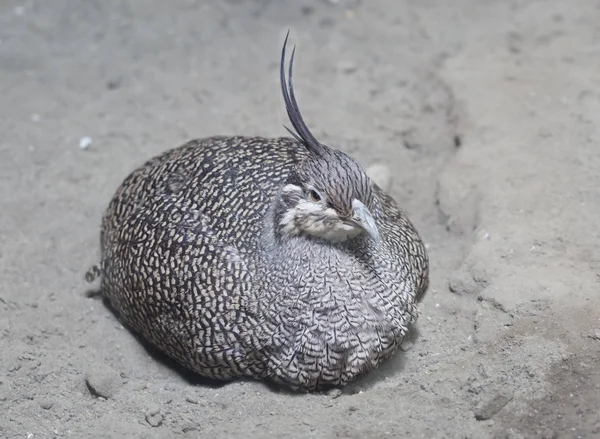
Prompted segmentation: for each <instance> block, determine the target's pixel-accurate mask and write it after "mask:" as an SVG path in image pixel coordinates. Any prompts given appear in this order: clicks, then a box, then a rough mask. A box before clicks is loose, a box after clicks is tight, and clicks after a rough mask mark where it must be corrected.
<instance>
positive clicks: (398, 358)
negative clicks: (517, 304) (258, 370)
mask: <svg viewBox="0 0 600 439" xmlns="http://www.w3.org/2000/svg"><path fill="white" fill-rule="evenodd" d="M85 296H86V297H88V298H91V299H94V300H100V301H102V303H103V305H104V306H105V308H106V309H107V310H108V311H109V312H111V313H112V314H113V316H115V318H116V319H117V320H118V321H120V319H119V313H118V312H117V311H116V310H115V309H114V308H113V307H112V306H111V305H110V302H109V301H108V299H106V297H104V296H103V295H102V291H101V290H100V289H99V288H97V289H89V290H87V291H86V292H85ZM123 327H124V328H125V329H126V330H127V331H128V332H129V334H131V335H132V336H133V338H135V340H137V341H138V342H139V343H140V345H141V346H142V347H143V348H144V350H145V351H146V353H147V354H148V355H149V356H150V357H151V358H152V359H153V360H154V361H156V362H158V363H159V364H161V365H162V366H164V367H166V368H168V369H170V370H172V371H173V372H175V373H176V374H177V375H178V376H179V377H180V378H181V379H183V380H184V381H185V382H186V383H188V384H190V385H193V386H202V387H207V388H211V389H219V388H222V387H224V386H227V385H229V384H233V383H236V382H237V383H240V382H257V380H253V379H250V378H238V379H233V380H229V381H223V380H217V379H212V378H207V377H204V376H202V375H199V374H198V373H196V372H194V371H192V370H190V369H188V368H186V367H184V366H182V365H181V364H179V363H178V362H177V361H175V360H174V359H172V358H171V357H169V356H168V355H166V354H164V353H163V352H161V351H159V350H158V349H157V348H155V347H154V346H152V345H151V344H150V343H149V342H147V341H146V340H145V339H143V338H142V337H141V336H140V335H138V334H137V333H135V332H134V331H133V330H131V329H130V328H129V327H128V326H126V325H123ZM419 337H420V333H419V330H418V328H416V327H413V328H412V329H411V330H410V331H409V332H408V333H407V335H406V337H405V340H406V341H410V342H412V343H415V342H416V340H417V339H418V338H419ZM406 357H407V356H406V352H403V351H401V350H400V349H398V351H397V352H396V353H395V354H394V355H392V357H391V358H388V359H387V360H386V361H384V362H383V363H382V364H381V365H380V366H379V367H378V368H377V369H374V370H371V371H369V372H367V373H365V374H363V375H361V376H359V377H358V378H357V379H356V380H355V381H353V382H351V383H348V384H347V385H346V386H344V387H343V388H341V389H340V390H341V391H342V394H343V395H353V394H356V393H360V392H364V391H369V390H371V389H373V388H374V387H376V386H377V385H378V384H379V383H381V382H382V381H384V380H385V379H386V378H387V377H388V376H392V375H398V374H400V373H401V372H402V371H403V370H404V368H405V367H406V361H407V358H406ZM260 384H262V385H263V386H264V387H266V388H267V389H269V390H270V391H272V392H274V393H279V394H285V395H288V396H300V395H304V394H307V393H316V394H326V393H328V392H329V391H331V390H334V389H337V388H338V387H337V386H330V387H324V388H320V389H319V390H318V391H316V392H308V391H303V390H292V389H289V388H288V387H285V386H283V385H281V384H278V383H276V382H273V381H271V380H265V381H260Z"/></svg>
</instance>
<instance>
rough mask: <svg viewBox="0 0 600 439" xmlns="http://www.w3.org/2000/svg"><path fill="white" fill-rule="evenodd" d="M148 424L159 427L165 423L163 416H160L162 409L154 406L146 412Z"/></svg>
mask: <svg viewBox="0 0 600 439" xmlns="http://www.w3.org/2000/svg"><path fill="white" fill-rule="evenodd" d="M145 417H146V422H147V423H148V424H150V425H151V426H152V427H159V426H160V425H161V424H162V423H163V416H162V415H161V414H160V407H159V406H158V405H153V406H150V407H149V408H148V410H146V413H145Z"/></svg>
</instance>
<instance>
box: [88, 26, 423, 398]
mask: <svg viewBox="0 0 600 439" xmlns="http://www.w3.org/2000/svg"><path fill="white" fill-rule="evenodd" d="M289 34H290V32H289V30H288V32H287V34H286V36H285V41H284V42H283V47H282V49H281V60H280V69H279V79H280V83H281V92H282V95H283V101H284V104H285V109H286V111H287V115H288V119H289V122H290V123H291V125H292V128H293V129H292V128H289V127H287V126H285V128H286V130H287V131H288V132H289V133H290V135H291V137H289V136H287V137H273V138H267V137H258V136H247V135H246V136H244V135H233V136H225V135H221V136H211V137H205V138H199V139H195V140H190V141H187V142H186V143H185V144H182V145H180V146H178V147H175V148H173V149H170V150H167V151H166V152H163V153H161V154H158V155H157V156H155V157H154V158H151V159H149V160H147V161H146V162H145V163H144V164H143V165H141V166H140V167H138V168H137V169H135V170H134V171H133V172H131V174H129V175H128V176H127V177H126V178H125V180H124V181H123V182H122V184H121V185H120V186H119V187H118V189H117V190H116V192H115V193H114V196H113V198H112V199H111V200H110V202H109V204H108V207H107V208H106V210H105V212H104V215H103V217H102V222H101V230H100V248H101V250H100V251H101V258H100V262H99V264H98V265H96V266H94V267H92V268H91V269H90V270H89V271H88V272H87V274H86V279H87V280H88V282H93V281H94V280H95V279H96V278H97V277H101V285H100V291H101V294H102V296H103V297H104V298H105V300H106V301H107V302H108V305H109V307H110V308H112V310H113V311H114V313H115V314H116V316H117V317H118V319H120V320H121V322H122V323H123V325H124V326H126V327H127V328H129V329H130V330H131V331H132V332H133V333H135V334H137V335H138V336H140V337H141V339H142V341H144V342H146V343H148V344H149V345H150V346H152V347H154V348H155V349H156V350H158V351H159V352H161V353H163V354H164V355H166V356H167V357H170V358H171V359H173V360H175V362H176V363H179V364H180V365H181V366H183V368H185V369H189V370H190V371H192V372H193V373H195V374H198V375H200V376H202V377H205V378H209V379H213V380H219V381H223V382H228V381H233V380H235V379H244V378H245V379H253V380H259V381H265V382H269V383H272V384H275V385H279V386H283V387H284V388H288V389H290V390H295V391H306V392H311V391H319V390H324V389H332V388H342V387H344V386H345V385H347V384H348V383H350V382H352V381H354V380H355V379H357V378H358V377H360V376H362V375H365V374H368V373H369V372H370V371H373V370H375V369H376V368H378V367H379V365H380V364H381V363H383V362H384V361H385V360H386V359H388V358H389V357H391V356H392V355H393V354H394V353H395V352H396V351H397V350H398V347H399V345H400V344H401V343H402V341H403V339H404V338H405V336H406V334H407V333H408V331H409V330H410V328H411V327H412V326H413V325H414V324H415V322H416V321H417V319H418V317H419V309H418V307H419V304H420V302H421V300H422V298H423V296H424V295H425V292H426V290H427V288H428V284H429V258H428V254H427V250H426V247H425V245H424V243H423V240H422V239H421V237H420V235H419V233H418V232H417V230H416V229H415V227H414V225H413V224H412V222H411V221H410V219H409V218H408V217H407V215H406V214H405V213H404V212H403V211H402V210H401V209H400V208H399V207H398V205H397V203H396V202H395V200H394V199H393V198H392V197H391V196H390V195H388V194H387V193H386V192H385V191H384V190H383V189H381V188H380V187H379V186H378V185H377V184H376V183H375V181H373V180H372V179H371V178H370V177H369V176H368V174H367V171H366V170H365V168H364V167H363V166H362V165H361V164H359V162H358V161H357V160H356V159H354V158H353V157H351V156H350V155H348V154H347V153H345V152H343V151H341V150H339V149H336V148H334V147H330V146H327V145H325V144H324V143H322V142H319V141H318V140H317V139H316V137H315V136H314V135H313V134H312V133H311V131H310V130H309V128H308V126H307V125H306V123H305V121H304V119H303V117H302V115H301V112H300V109H299V106H298V102H297V99H296V96H295V93H294V87H293V81H292V78H293V76H292V73H293V64H294V56H295V51H296V46H295V45H294V47H293V49H292V51H291V56H290V59H289V67H288V69H287V70H288V72H287V76H286V68H285V66H286V59H287V56H286V47H287V44H288V38H289Z"/></svg>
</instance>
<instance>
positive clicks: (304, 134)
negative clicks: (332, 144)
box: [279, 30, 325, 155]
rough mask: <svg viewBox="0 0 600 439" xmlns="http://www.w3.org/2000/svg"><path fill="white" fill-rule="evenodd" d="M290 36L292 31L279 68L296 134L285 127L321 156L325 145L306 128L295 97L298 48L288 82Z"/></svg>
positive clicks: (294, 51) (283, 50)
mask: <svg viewBox="0 0 600 439" xmlns="http://www.w3.org/2000/svg"><path fill="white" fill-rule="evenodd" d="M289 36H290V31H289V30H288V32H287V34H286V36H285V41H284V42H283V49H282V50H281V64H280V66H279V76H280V81H281V91H282V92H283V100H284V102H285V109H286V110H287V114H288V117H289V119H290V122H291V123H292V126H293V127H294V130H295V131H296V132H294V131H292V130H291V129H289V128H288V127H286V126H284V127H285V129H286V130H288V132H289V133H290V134H291V135H292V136H294V138H295V139H296V140H297V141H298V142H300V143H302V144H303V145H304V146H305V147H306V148H307V149H308V150H309V151H311V152H313V153H315V154H318V155H321V154H322V153H323V152H324V149H325V145H323V144H321V143H320V142H319V141H318V140H317V139H316V138H315V136H313V134H312V133H311V132H310V130H309V129H308V127H307V126H306V123H305V122H304V119H303V118H302V114H301V113H300V108H298V102H297V101H296V96H295V95H294V86H293V84H292V70H293V65H294V54H295V53H296V46H294V47H293V48H292V55H291V57H290V66H289V71H288V79H287V80H286V77H285V48H286V46H287V41H288V37H289Z"/></svg>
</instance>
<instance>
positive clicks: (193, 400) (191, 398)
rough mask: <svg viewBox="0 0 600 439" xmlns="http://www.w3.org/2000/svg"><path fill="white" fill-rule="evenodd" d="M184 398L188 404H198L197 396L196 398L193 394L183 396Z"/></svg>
mask: <svg viewBox="0 0 600 439" xmlns="http://www.w3.org/2000/svg"><path fill="white" fill-rule="evenodd" d="M185 400H186V401H187V402H189V403H190V404H198V398H196V397H195V396H193V395H190V396H187V397H186V398H185Z"/></svg>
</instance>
